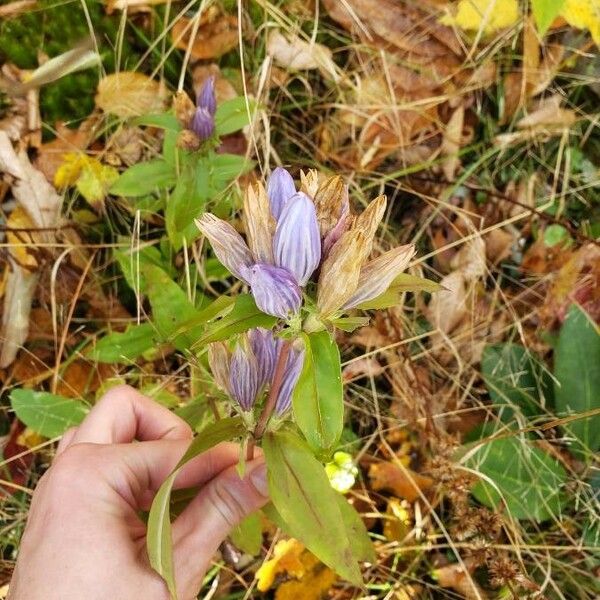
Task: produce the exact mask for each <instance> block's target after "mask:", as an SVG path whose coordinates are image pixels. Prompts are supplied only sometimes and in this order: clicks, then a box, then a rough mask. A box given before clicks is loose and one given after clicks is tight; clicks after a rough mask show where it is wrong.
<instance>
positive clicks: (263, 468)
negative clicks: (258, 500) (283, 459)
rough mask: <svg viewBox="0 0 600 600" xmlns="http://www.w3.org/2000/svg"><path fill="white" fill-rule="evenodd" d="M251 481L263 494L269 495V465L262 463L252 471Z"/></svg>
mask: <svg viewBox="0 0 600 600" xmlns="http://www.w3.org/2000/svg"><path fill="white" fill-rule="evenodd" d="M250 482H251V483H252V485H253V486H254V487H255V488H256V491H257V492H258V493H259V494H260V495H261V496H268V495H269V484H268V483H267V465H265V463H261V464H260V465H258V466H257V467H256V468H255V469H254V470H253V471H252V472H251V473H250Z"/></svg>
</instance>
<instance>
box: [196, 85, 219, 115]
mask: <svg viewBox="0 0 600 600" xmlns="http://www.w3.org/2000/svg"><path fill="white" fill-rule="evenodd" d="M196 106H198V107H199V108H204V109H206V110H207V111H208V114H209V115H210V116H211V117H213V116H214V115H215V112H217V98H216V96H215V76H214V75H211V76H210V77H208V78H207V79H206V81H205V82H204V84H203V85H202V87H201V88H200V91H199V92H198V96H197V97H196Z"/></svg>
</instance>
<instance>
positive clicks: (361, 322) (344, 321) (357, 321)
mask: <svg viewBox="0 0 600 600" xmlns="http://www.w3.org/2000/svg"><path fill="white" fill-rule="evenodd" d="M370 320H371V319H370V318H369V317H340V318H338V319H332V321H331V324H332V325H334V326H335V327H337V328H338V329H341V330H342V331H348V332H352V331H354V330H355V329H358V328H359V327H364V326H365V325H368V324H369V321H370Z"/></svg>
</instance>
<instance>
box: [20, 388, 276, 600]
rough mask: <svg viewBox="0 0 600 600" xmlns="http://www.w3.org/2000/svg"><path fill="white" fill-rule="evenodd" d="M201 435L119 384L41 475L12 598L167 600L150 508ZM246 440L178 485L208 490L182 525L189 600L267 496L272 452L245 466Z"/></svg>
mask: <svg viewBox="0 0 600 600" xmlns="http://www.w3.org/2000/svg"><path fill="white" fill-rule="evenodd" d="M191 438H192V431H191V429H190V427H189V426H188V425H187V424H186V423H185V422H184V421H183V420H181V419H180V418H179V417H177V416H176V415H174V414H173V413H172V412H170V411H169V410H167V409H166V408H164V407H163V406H160V405H159V404H156V403H155V402H154V401H152V400H150V399H149V398H146V397H145V396H143V395H141V394H140V393H138V392H137V391H135V390H134V389H133V388H131V387H128V386H118V387H116V388H113V389H112V390H110V391H109V392H108V393H107V394H105V396H104V397H103V398H102V399H101V400H100V401H99V402H98V403H97V404H96V405H95V406H94V408H93V409H92V410H91V411H90V413H89V415H88V416H87V417H86V418H85V420H84V421H83V422H82V423H81V425H79V427H77V428H75V429H72V430H69V431H68V432H67V433H66V434H65V435H64V437H63V438H62V440H61V442H60V444H59V446H58V450H57V456H56V458H55V460H54V462H53V464H52V466H51V467H50V469H49V470H48V471H47V472H46V474H45V475H44V476H43V477H42V479H41V480H40V482H39V484H38V486H37V488H36V490H35V492H34V495H33V499H32V503H31V510H30V513H29V518H28V521H27V526H26V528H25V533H24V536H23V539H22V543H21V547H20V550H19V555H18V559H17V565H16V569H15V573H14V575H13V579H12V581H11V583H10V591H9V595H8V600H59V599H60V600H80V599H81V598H86V600H100V599H102V600H105V599H109V598H110V599H111V600H132V599H133V598H144V600H168V599H169V594H168V592H167V588H166V585H165V583H164V582H163V581H162V579H161V578H160V577H159V576H158V575H157V574H156V573H155V572H154V571H153V570H152V569H151V568H150V565H149V562H148V558H147V555H146V526H145V524H144V523H143V522H142V521H141V520H140V518H139V517H138V511H140V510H148V508H149V507H150V504H151V502H152V498H153V497H154V494H155V493H156V491H157V490H158V488H159V487H160V484H161V483H162V482H163V481H164V480H165V479H166V478H167V477H168V476H169V474H170V473H171V471H172V470H173V468H174V467H175V465H176V464H177V462H178V460H179V459H180V458H181V456H182V455H183V453H184V452H185V450H186V449H187V447H188V446H189V443H190V440H191ZM238 459H239V447H238V445H237V444H232V443H224V444H219V445H218V446H216V447H215V448H213V449H212V450H209V451H208V452H206V453H204V454H202V455H200V456H199V457H197V458H195V459H193V460H192V461H190V462H189V463H188V465H186V466H185V467H184V469H183V470H182V472H181V473H180V475H179V476H178V477H177V479H176V482H175V486H174V487H175V488H176V489H181V488H190V487H200V491H199V492H198V494H197V495H196V497H195V498H194V500H192V502H191V503H190V504H189V505H188V506H187V508H186V509H185V510H184V511H183V512H182V513H181V515H179V517H178V518H177V519H176V520H175V521H174V523H173V554H174V564H175V578H176V581H177V591H178V596H179V598H180V600H192V599H193V598H196V596H197V595H198V592H199V590H200V586H201V583H202V579H203V577H204V574H205V573H206V570H207V568H208V567H209V565H210V562H211V559H212V558H213V556H214V554H215V552H216V550H217V549H218V547H219V545H220V544H221V542H222V541H223V540H224V539H225V538H226V537H227V535H228V534H229V532H230V531H231V529H232V527H234V526H235V525H237V524H238V523H239V522H240V521H241V520H242V519H243V518H244V517H246V516H247V515H249V514H251V513H252V512H254V511H255V510H258V509H259V508H261V507H262V506H263V505H264V504H265V503H266V502H267V501H268V497H267V495H268V491H267V484H266V472H265V465H264V461H263V458H262V457H261V456H260V455H259V456H257V458H254V459H253V460H251V461H249V462H248V463H247V465H246V472H245V473H246V474H245V476H244V478H243V479H241V478H240V476H239V475H238V472H237V470H236V465H237V463H238Z"/></svg>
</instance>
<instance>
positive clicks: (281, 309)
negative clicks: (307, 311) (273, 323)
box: [243, 263, 302, 319]
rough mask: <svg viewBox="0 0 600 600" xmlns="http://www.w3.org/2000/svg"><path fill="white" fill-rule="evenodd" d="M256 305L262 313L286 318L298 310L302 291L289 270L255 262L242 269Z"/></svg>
mask: <svg viewBox="0 0 600 600" xmlns="http://www.w3.org/2000/svg"><path fill="white" fill-rule="evenodd" d="M243 274H244V277H245V279H246V280H247V281H248V283H249V285H250V287H251V289H252V295H253V296H254V300H255V301H256V306H258V308H260V310H262V311H263V312H264V313H267V314H268V315H273V316H274V317H279V318H281V319H287V318H288V317H289V316H290V315H292V314H295V313H297V312H298V310H300V305H301V304H302V292H301V290H300V288H299V287H298V284H297V283H296V279H295V277H294V276H293V275H292V273H291V272H290V271H288V270H287V269H284V268H281V267H275V266H273V265H267V264H264V263H257V264H255V265H252V266H251V267H249V268H247V269H245V270H244V271H243Z"/></svg>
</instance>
